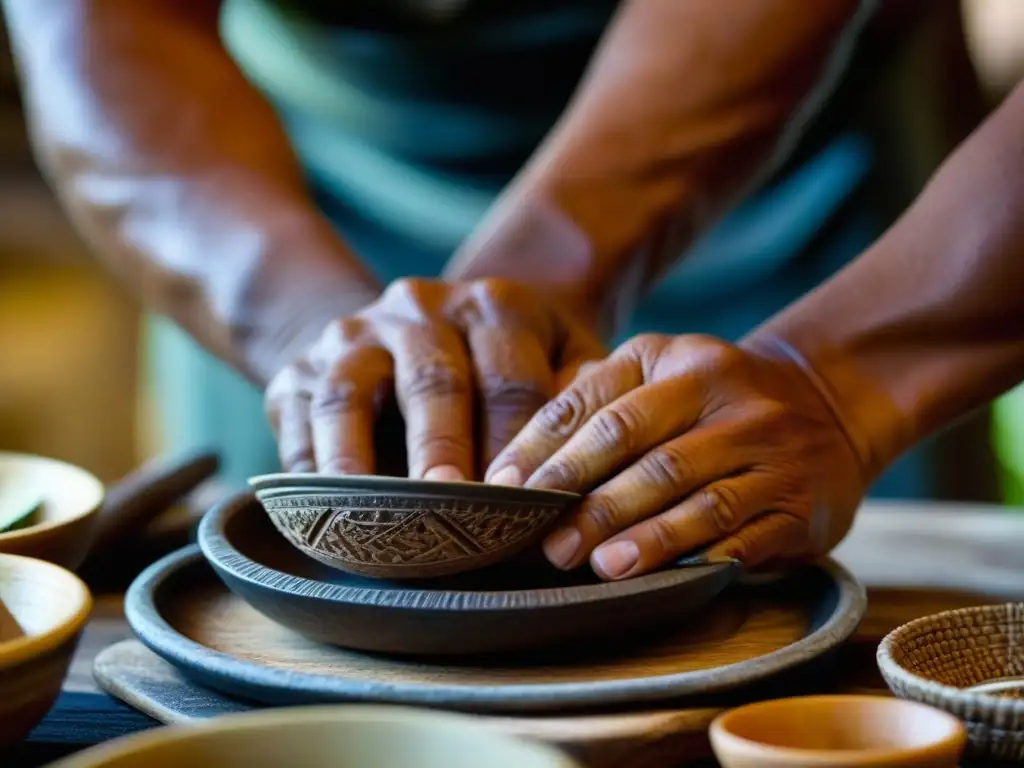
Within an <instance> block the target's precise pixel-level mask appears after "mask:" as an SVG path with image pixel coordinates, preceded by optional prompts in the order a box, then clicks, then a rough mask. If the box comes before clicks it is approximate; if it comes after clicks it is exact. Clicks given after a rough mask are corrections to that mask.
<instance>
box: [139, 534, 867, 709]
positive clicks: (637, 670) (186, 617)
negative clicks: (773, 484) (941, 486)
mask: <svg viewBox="0 0 1024 768" xmlns="http://www.w3.org/2000/svg"><path fill="white" fill-rule="evenodd" d="M866 602H867V599H866V595H865V592H864V589H863V588H862V587H861V586H860V584H858V583H857V581H856V580H855V579H854V578H853V577H852V576H851V575H850V574H849V572H848V571H846V570H845V569H844V568H842V567H841V566H839V565H838V564H836V563H834V562H832V561H825V562H824V563H823V564H822V565H820V566H814V567H809V568H807V569H805V570H803V571H801V572H800V573H797V574H794V575H793V577H792V578H791V579H788V580H786V581H785V582H782V583H776V584H771V585H768V586H764V587H744V588H731V589H730V590H728V591H727V592H726V593H725V594H724V595H723V596H722V597H721V598H720V599H719V600H717V601H716V602H715V603H713V604H712V605H711V606H710V607H709V608H708V609H707V611H706V612H704V613H702V614H701V616H700V618H699V619H695V620H694V621H693V622H691V623H690V624H688V625H687V626H686V627H685V628H683V629H678V630H673V631H672V632H671V633H669V634H667V635H659V636H656V637H649V638H638V637H636V636H635V635H633V633H631V632H630V631H629V628H628V627H623V630H622V633H621V636H620V637H619V638H617V639H616V640H615V641H614V642H613V641H606V642H601V643H597V642H582V643H578V644H574V645H573V646H571V647H569V648H565V649H559V650H555V651H548V652H537V651H532V652H530V653H529V654H519V655H508V656H494V657H487V658H480V657H474V658H471V659H463V660H457V659H451V660H450V659H444V660H439V659H438V658H436V657H434V658H408V657H405V658H394V657H387V656H383V655H378V654H367V653H361V652H357V651H351V650H345V649H342V648H338V647H335V646H329V645H323V644H319V643H316V642H313V641H311V640H308V639H307V638H305V637H303V636H302V635H300V634H298V633H296V632H294V631H292V630H290V629H287V628H286V627H284V626H282V625H280V624H277V623H275V622H274V621H272V620H271V619H269V618H267V617H266V616H264V615H263V614H261V613H259V612H258V611H257V610H256V609H254V608H252V607H251V606H250V605H248V604H247V603H246V602H245V601H244V600H242V599H241V598H240V597H238V596H236V595H234V594H233V593H232V592H230V591H229V590H228V589H227V588H226V587H225V586H224V585H223V584H222V583H221V582H220V580H219V579H218V578H217V576H216V574H215V573H214V571H213V569H212V568H211V567H210V565H209V564H207V563H206V561H205V560H204V559H203V556H202V553H201V552H200V551H199V549H198V548H197V547H189V548H186V549H183V550H180V551H179V552H176V553H174V554H172V555H169V556H168V557H166V558H164V559H163V560H160V561H158V562H157V563H154V564H153V565H152V566H151V567H150V568H149V569H147V570H146V571H145V572H144V573H143V574H141V575H140V576H139V578H138V579H136V581H135V582H134V583H133V584H132V586H131V588H130V589H129V591H128V594H127V596H126V599H125V614H126V616H127V618H128V622H129V624H130V625H131V627H132V629H133V630H134V631H135V633H136V634H137V635H138V637H139V638H140V639H141V640H142V641H143V642H144V643H145V644H146V645H147V646H148V647H149V648H150V649H151V650H153V651H155V652H156V653H157V654H159V655H160V656H162V657H163V658H164V659H166V660H167V661H169V662H170V663H171V664H173V665H174V666H176V667H177V668H178V669H180V670H181V671H182V672H183V673H185V674H186V675H188V676H190V677H192V679H194V680H196V681H197V682H199V683H200V684H202V685H205V686H207V687H209V688H212V689H214V690H217V691H219V692H221V693H225V694H227V695H229V696H234V697H237V698H241V699H245V700H248V701H255V702H260V703H264V704H271V705H278V704H298V703H312V702H327V701H335V702H337V701H352V700H359V701H377V702H392V703H406V704H417V705H426V706H431V705H433V706H443V707H447V708H452V709H472V710H484V711H518V712H531V711H533V712H540V711H557V710H563V711H564V710H572V709H580V710H584V709H590V708H595V707H623V706H628V705H633V704H641V703H652V702H664V701H667V700H673V699H680V698H684V697H693V696H697V695H699V694H711V693H723V692H727V691H733V690H735V689H737V688H741V687H743V688H746V687H747V686H751V685H753V684H755V683H763V682H766V681H770V680H772V679H773V678H775V677H777V676H779V675H781V674H782V673H785V672H792V671H794V670H796V669H798V668H800V667H802V666H803V665H805V664H809V663H810V662H812V661H814V660H817V659H820V658H821V657H822V656H824V655H826V654H827V653H828V652H829V651H831V650H833V649H836V648H837V647H838V646H839V645H841V644H842V643H843V642H844V641H845V640H846V639H848V638H849V637H850V635H851V634H852V633H853V632H854V630H855V629H856V627H857V625H858V623H859V622H860V619H861V617H862V616H863V614H864V610H865V607H866ZM665 610H672V606H671V605H670V604H666V605H665Z"/></svg>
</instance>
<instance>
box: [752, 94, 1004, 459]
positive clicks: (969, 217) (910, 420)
mask: <svg viewBox="0 0 1024 768" xmlns="http://www.w3.org/2000/svg"><path fill="white" fill-rule="evenodd" d="M1022 128H1024V85H1022V86H1019V87H1018V88H1017V89H1016V91H1015V92H1014V93H1013V94H1012V95H1011V96H1010V97H1009V98H1008V99H1007V100H1006V101H1005V103H1004V104H1003V105H1002V106H1001V107H1000V108H999V109H998V110H997V111H996V112H995V113H994V114H993V115H992V116H991V117H990V118H989V119H988V120H987V121H986V122H985V123H984V124H983V125H982V126H981V127H980V128H979V129H978V130H977V131H976V132H975V133H974V134H973V135H972V136H971V137H970V138H969V139H968V140H967V141H966V142H964V144H962V145H961V147H960V148H959V149H958V150H957V151H956V153H955V154H953V155H952V156H951V157H950V159H949V160H947V161H946V163H945V164H944V165H943V166H942V167H941V168H940V169H939V171H938V172H937V173H936V174H935V176H934V178H933V179H932V180H931V182H930V183H929V184H928V186H927V187H926V188H925V190H924V192H923V193H922V194H921V195H920V197H919V198H918V199H917V201H916V202H915V204H914V205H913V206H912V207H911V208H910V209H909V210H908V211H907V212H906V213H905V214H904V216H903V217H902V218H901V219H900V220H899V221H898V222H896V224H895V225H894V226H893V227H892V228H891V229H890V231H889V232H887V233H886V234H885V235H884V236H883V237H882V238H881V239H880V240H879V241H877V243H876V244H875V245H873V246H872V247H871V248H870V249H869V250H868V251H867V252H866V253H865V254H863V255H862V256H861V257H860V258H858V259H857V260H856V261H855V262H853V263H852V264H851V265H850V266H848V267H847V268H846V269H845V270H843V271H842V272H840V273H839V274H838V275H836V276H835V277H834V278H833V279H831V280H829V281H828V282H826V283H825V284H824V285H822V286H820V287H819V288H818V289H817V290H815V291H814V292H812V293H811V294H809V295H808V296H806V297H805V298H804V299H802V300H801V301H799V302H798V303H796V304H795V305H793V306H791V307H790V308H789V309H788V310H786V311H784V312H783V313H781V314H780V315H778V316H777V317H775V318H774V319H772V320H770V321H769V322H768V323H766V324H765V325H764V326H763V327H762V328H760V329H757V330H756V331H755V332H753V334H751V336H750V337H749V338H748V339H747V340H746V341H745V342H744V343H745V346H748V347H752V348H757V349H760V350H768V351H769V352H770V353H772V354H774V352H775V351H778V350H779V349H780V347H779V345H778V344H777V342H778V341H781V342H782V347H781V348H783V349H784V348H785V347H788V348H789V349H791V350H792V351H793V352H794V353H795V356H796V357H797V358H798V359H799V358H802V364H803V365H804V366H805V367H806V368H807V369H808V370H809V371H810V372H811V373H812V376H813V377H814V378H816V379H817V380H818V383H819V386H820V387H821V388H822V389H823V390H824V391H825V392H826V394H827V396H828V398H829V399H830V400H831V401H832V406H833V409H834V410H835V412H836V414H837V416H838V418H839V419H840V421H841V422H842V423H843V424H844V426H845V428H846V431H847V432H848V434H849V435H850V437H851V440H852V442H853V443H854V444H855V446H856V448H857V451H858V453H859V454H860V459H861V462H862V463H863V465H864V466H865V467H867V468H868V469H869V471H870V472H872V473H877V472H879V471H880V470H881V469H882V468H884V466H885V465H886V464H888V463H889V462H891V461H892V460H894V459H895V458H896V457H897V456H898V455H899V454H900V453H901V452H902V451H903V450H905V449H907V448H908V447H910V446H911V445H913V444H914V443H915V442H917V441H919V440H921V439H923V438H925V437H926V436H928V435H929V434H930V433H931V432H933V431H934V430H936V429H938V428H940V427H942V426H944V425H946V424H948V423H949V422H951V421H952V420H954V419H956V418H958V417H960V416H962V415H964V414H966V413H967V412H969V411H970V410H972V409H974V408H976V407H979V406H981V405H983V404H985V403H986V402H988V401H989V400H990V399H992V398H993V397H995V396H997V395H998V394H1000V393H1002V392H1004V391H1005V390H1007V389H1009V388H1010V387H1012V386H1013V385H1014V384H1016V383H1017V382H1019V381H1020V380H1021V377H1022V375H1024V132H1022Z"/></svg>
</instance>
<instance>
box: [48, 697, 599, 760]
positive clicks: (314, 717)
mask: <svg viewBox="0 0 1024 768" xmlns="http://www.w3.org/2000/svg"><path fill="white" fill-rule="evenodd" d="M142 765H148V766H179V765H184V766H188V765H191V766H206V765H210V766H212V765H216V766H218V768H249V766H302V768H367V767H368V766H373V768H485V767H486V768H579V766H578V765H577V764H576V763H574V762H573V761H572V760H570V759H569V758H568V757H566V756H564V755H563V754H562V753H560V752H558V751H557V750H555V749H553V748H551V747H547V746H544V745H541V744H538V743H534V742H528V741H521V740H519V739H517V738H514V737H512V736H507V735H503V734H501V733H499V732H498V731H497V729H493V730H492V729H491V728H488V727H486V726H484V725H483V724H481V723H479V722H477V721H476V720H475V719H473V718H469V717H465V716H459V715H451V714H444V713H439V712H435V711H430V710H415V709H406V708H402V707H375V706H321V707H297V708H287V709H271V710H265V711H263V712H256V713H247V714H242V715H224V716H222V717H218V718H216V719H213V720H209V721H206V722H203V723H198V724H189V725H187V726H171V727H168V728H159V729H156V730H151V731H145V732H143V733H139V734H135V735H133V736H128V737H125V738H121V739H117V740H115V741H112V742H109V743H107V744H103V745H100V746H98V747H93V748H92V749H87V750H85V751H83V752H79V753H78V754H76V755H74V756H72V757H69V758H67V759H65V760H62V761H59V762H57V763H54V764H53V765H51V766H50V768H136V767H137V766H142Z"/></svg>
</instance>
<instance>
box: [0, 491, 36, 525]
mask: <svg viewBox="0 0 1024 768" xmlns="http://www.w3.org/2000/svg"><path fill="white" fill-rule="evenodd" d="M42 508H43V494H42V493H41V492H39V491H38V490H35V489H33V488H30V487H28V486H18V485H17V484H11V485H5V486H0V533H7V532H9V531H17V530H20V529H22V528H28V527H29V526H30V525H34V524H35V523H36V522H38V520H37V518H38V517H39V512H40V511H41V510H42Z"/></svg>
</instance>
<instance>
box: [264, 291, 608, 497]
mask: <svg viewBox="0 0 1024 768" xmlns="http://www.w3.org/2000/svg"><path fill="white" fill-rule="evenodd" d="M601 354H603V350H602V348H601V346H600V344H598V342H597V340H596V339H595V338H594V337H593V336H592V335H591V334H590V333H589V332H588V331H587V330H586V329H585V328H584V327H583V326H582V325H581V324H579V323H578V322H576V321H575V320H574V319H573V318H572V317H569V316H568V315H567V314H564V313H562V312H561V311H560V310H559V309H558V308H557V307H555V306H553V305H552V303H551V302H549V301H547V300H544V299H542V298H540V297H539V296H537V295H535V294H534V293H533V292H532V291H531V290H530V289H529V288H527V287H525V286H523V285H521V284H517V283H513V282H510V281H505V280H493V279H490V280H477V281H470V282H459V283H447V282H441V281H430V280H411V279H409V280H399V281H397V282H395V283H393V284H392V285H391V286H390V287H389V288H388V289H387V290H386V291H385V292H384V293H383V295H382V296H381V297H380V298H379V299H378V300H377V301H376V302H374V303H373V304H370V305H369V306H367V307H366V308H364V309H363V310H361V311H359V312H357V313H356V314H354V315H352V316H350V317H344V318H341V319H339V320H337V321H335V322H333V323H331V324H330V325H329V326H328V327H327V328H326V329H324V331H323V333H322V334H321V335H320V337H319V339H318V340H317V341H315V342H314V343H313V344H312V346H311V347H310V348H309V349H308V350H307V351H306V352H305V353H304V354H302V355H300V357H299V358H298V359H297V360H296V361H295V362H293V363H292V364H290V365H288V366H286V367H285V368H284V370H282V371H281V372H280V373H279V374H278V375H277V376H276V377H275V378H274V379H273V381H272V382H271V383H270V385H269V387H268V388H267V394H266V401H267V413H268V416H269V418H270V422H271V425H272V426H273V428H274V430H275V433H276V435H277V439H278V449H279V453H280V456H281V463H282V465H283V466H284V468H285V470H286V471H290V472H314V471H316V472H321V473H324V474H372V473H373V472H374V471H375V447H376V446H374V438H373V431H374V422H375V419H376V417H377V415H378V414H379V412H380V409H381V406H382V404H383V403H384V402H385V400H386V399H387V398H388V396H389V395H390V393H392V392H393V393H394V395H395V396H396V399H397V402H398V405H399V408H400V409H401V411H402V415H403V416H404V419H405V424H406V451H407V453H408V468H409V475H410V476H411V477H423V478H427V479H432V480H466V479H472V478H473V477H475V476H476V472H475V469H476V466H477V462H478V461H480V466H481V467H485V466H487V463H488V462H490V461H491V459H493V457H494V456H495V455H496V454H497V453H498V451H500V450H501V448H502V447H503V446H504V445H505V444H506V443H507V442H508V440H510V439H511V438H512V437H513V436H514V435H515V434H516V433H517V432H518V431H519V430H520V429H521V428H522V427H523V425H525V424H526V422H527V421H528V420H529V418H530V417H531V416H532V415H533V414H534V412H535V411H536V410H537V409H538V408H540V407H541V406H542V405H543V404H544V403H546V402H547V401H548V400H549V399H550V397H551V396H552V395H553V394H554V393H555V392H557V391H558V389H559V388H560V387H562V386H564V384H565V383H567V381H569V380H570V379H571V378H572V376H573V375H575V372H576V370H577V368H578V366H579V365H580V364H581V363H583V362H584V361H586V360H588V359H592V358H594V357H597V356H600V355H601ZM475 408H476V409H477V412H478V413H479V415H480V419H479V420H480V422H481V423H480V424H479V425H475V424H474V421H475V420H476V419H474V415H475V414H474V409H475ZM477 426H479V431H476V427H477ZM474 435H479V436H480V437H481V438H482V440H481V442H480V444H479V449H476V450H475V448H474V444H475V442H476V441H475V440H474Z"/></svg>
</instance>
